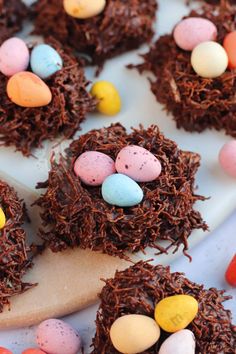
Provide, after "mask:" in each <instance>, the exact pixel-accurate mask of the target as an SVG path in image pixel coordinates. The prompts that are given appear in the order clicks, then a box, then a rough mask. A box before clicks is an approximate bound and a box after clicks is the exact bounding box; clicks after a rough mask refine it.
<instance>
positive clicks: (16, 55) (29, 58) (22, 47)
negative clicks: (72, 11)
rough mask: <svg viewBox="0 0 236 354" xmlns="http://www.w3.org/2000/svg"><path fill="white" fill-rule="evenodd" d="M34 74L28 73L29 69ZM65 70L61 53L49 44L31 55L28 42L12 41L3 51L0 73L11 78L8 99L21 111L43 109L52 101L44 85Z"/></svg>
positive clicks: (3, 46) (38, 48)
mask: <svg viewBox="0 0 236 354" xmlns="http://www.w3.org/2000/svg"><path fill="white" fill-rule="evenodd" d="M29 67H30V68H31V71H27V69H28V68H29ZM62 67H63V60H62V58H61V56H60V55H59V53H58V52H57V51H56V50H55V49H54V48H53V47H51V46H49V45H47V44H39V45H37V46H35V47H34V48H33V50H32V52H31V53H30V51H29V49H28V47H27V45H26V44H25V42H24V41H23V40H22V39H20V38H17V37H12V38H10V39H8V40H6V41H5V42H3V44H2V45H1V47H0V71H1V72H2V74H4V75H5V76H7V77H9V80H8V82H7V88H6V91H7V95H8V97H9V99H10V100H11V101H12V102H14V103H15V104H16V105H18V106H21V107H31V108H33V107H43V106H46V105H48V104H49V103H50V102H51V100H52V93H51V90H50V88H49V87H48V85H47V84H46V83H45V82H44V81H43V80H47V79H49V78H50V77H51V76H52V75H54V74H55V73H56V72H57V71H59V70H61V69H62Z"/></svg>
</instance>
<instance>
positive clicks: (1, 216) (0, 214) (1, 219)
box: [0, 208, 6, 230]
mask: <svg viewBox="0 0 236 354" xmlns="http://www.w3.org/2000/svg"><path fill="white" fill-rule="evenodd" d="M5 225H6V216H5V213H4V211H3V210H2V208H0V230H1V229H3V228H4V226H5Z"/></svg>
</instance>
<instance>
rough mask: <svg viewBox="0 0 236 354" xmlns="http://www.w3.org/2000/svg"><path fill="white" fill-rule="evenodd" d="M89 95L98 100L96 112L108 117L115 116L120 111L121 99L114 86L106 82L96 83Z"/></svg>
mask: <svg viewBox="0 0 236 354" xmlns="http://www.w3.org/2000/svg"><path fill="white" fill-rule="evenodd" d="M91 95H92V96H94V97H96V98H97V99H98V100H99V103H98V105H97V110H98V111H99V112H100V113H103V114H105V115H108V116H113V115H116V114H117V113H119V112H120V110H121V99H120V95H119V92H118V91H117V89H116V88H115V86H114V85H113V84H112V83H111V82H108V81H98V82H96V83H95V84H94V85H93V86H92V89H91Z"/></svg>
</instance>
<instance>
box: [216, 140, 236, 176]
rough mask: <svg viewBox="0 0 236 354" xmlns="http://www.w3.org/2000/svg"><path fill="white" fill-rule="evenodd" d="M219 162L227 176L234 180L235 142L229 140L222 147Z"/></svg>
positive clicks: (235, 167) (235, 172) (235, 163)
mask: <svg viewBox="0 0 236 354" xmlns="http://www.w3.org/2000/svg"><path fill="white" fill-rule="evenodd" d="M219 162H220V165H221V167H222V168H223V170H224V171H225V172H226V173H227V174H228V175H229V176H231V177H234V178H236V140H231V141H229V142H228V143H226V144H225V145H224V146H223V147H222V149H221V150H220V153H219Z"/></svg>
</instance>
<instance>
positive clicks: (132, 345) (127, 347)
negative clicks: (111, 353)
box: [110, 315, 160, 354]
mask: <svg viewBox="0 0 236 354" xmlns="http://www.w3.org/2000/svg"><path fill="white" fill-rule="evenodd" d="M110 338H111V341H112V344H113V346H114V347H115V348H116V349H117V350H118V351H119V352H121V353H125V354H136V353H142V352H143V351H145V350H148V349H149V348H151V347H152V346H153V345H154V344H155V343H156V342H157V341H158V339H159V338H160V328H159V326H158V325H157V323H156V322H155V321H154V320H153V319H152V318H150V317H148V316H144V315H126V316H122V317H120V318H118V319H117V320H116V321H115V322H114V323H113V325H112V326H111V329H110Z"/></svg>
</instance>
